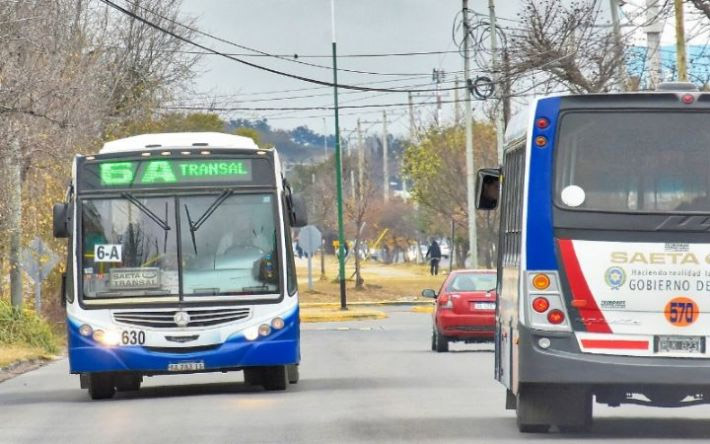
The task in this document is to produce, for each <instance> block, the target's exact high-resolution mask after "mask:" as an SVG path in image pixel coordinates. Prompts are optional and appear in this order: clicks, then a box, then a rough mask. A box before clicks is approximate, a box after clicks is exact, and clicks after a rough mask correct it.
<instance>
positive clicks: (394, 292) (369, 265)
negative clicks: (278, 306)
mask: <svg viewBox="0 0 710 444" xmlns="http://www.w3.org/2000/svg"><path fill="white" fill-rule="evenodd" d="M296 269H297V272H298V288H299V290H300V292H299V294H300V297H301V301H302V302H334V303H337V302H339V301H340V286H339V284H338V280H337V278H338V261H337V259H336V258H335V256H327V255H326V257H325V275H326V279H321V268H320V257H319V256H316V257H315V258H313V287H314V288H313V291H309V290H308V268H307V262H306V259H296ZM354 273H355V264H354V262H353V260H352V258H351V259H350V260H349V261H348V262H347V263H346V266H345V277H346V280H347V282H346V285H347V298H348V302H365V301H368V302H369V301H375V302H382V301H401V300H418V301H421V300H430V299H427V298H423V297H422V296H421V292H422V290H423V289H425V288H433V289H435V290H438V289H439V287H440V286H441V283H442V282H443V281H444V279H445V278H446V275H445V274H443V273H440V274H439V275H438V276H431V275H430V274H429V268H428V266H427V265H417V264H414V263H409V264H392V265H385V264H382V263H379V262H374V261H367V262H363V264H362V277H363V279H364V280H365V289H364V290H356V289H355V277H354V276H353V274H354Z"/></svg>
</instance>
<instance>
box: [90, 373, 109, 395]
mask: <svg viewBox="0 0 710 444" xmlns="http://www.w3.org/2000/svg"><path fill="white" fill-rule="evenodd" d="M113 384H114V382H113V377H112V376H111V375H110V374H107V373H89V396H91V399H109V398H113V395H114V394H115V393H116V387H115V386H114V385H113Z"/></svg>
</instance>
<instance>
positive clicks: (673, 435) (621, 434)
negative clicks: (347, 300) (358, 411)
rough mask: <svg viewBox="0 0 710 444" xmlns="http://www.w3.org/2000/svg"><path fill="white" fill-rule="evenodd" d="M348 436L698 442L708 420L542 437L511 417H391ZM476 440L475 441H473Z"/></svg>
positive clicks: (624, 424) (603, 425)
mask: <svg viewBox="0 0 710 444" xmlns="http://www.w3.org/2000/svg"><path fill="white" fill-rule="evenodd" d="M349 427H351V428H352V431H351V432H352V433H353V435H354V436H357V437H358V439H362V440H363V441H364V440H372V441H373V442H377V441H387V440H398V441H399V440H403V441H405V440H411V441H416V442H425V441H427V442H428V441H431V442H447V441H453V440H465V439H470V440H480V439H481V438H484V441H483V442H496V441H502V440H503V441H505V442H509V441H517V440H521V439H523V440H525V441H530V440H532V441H542V442H549V441H552V440H554V441H567V440H569V441H571V442H579V441H585V440H591V439H612V441H611V442H619V440H625V439H649V438H650V439H661V440H662V439H669V440H680V439H683V440H684V439H692V440H697V439H702V440H706V439H708V438H710V419H683V418H668V419H664V418H660V419H659V418H657V417H655V418H651V417H649V418H600V419H599V420H596V421H595V423H594V426H593V427H592V429H591V430H590V431H589V432H586V433H574V434H573V433H564V434H563V433H557V432H556V431H555V429H553V431H552V432H550V433H544V434H522V433H519V432H518V429H517V427H516V425H515V418H511V417H456V418H441V417H432V418H392V417H389V418H387V419H386V420H367V421H352V422H350V423H349ZM474 438H476V439H474Z"/></svg>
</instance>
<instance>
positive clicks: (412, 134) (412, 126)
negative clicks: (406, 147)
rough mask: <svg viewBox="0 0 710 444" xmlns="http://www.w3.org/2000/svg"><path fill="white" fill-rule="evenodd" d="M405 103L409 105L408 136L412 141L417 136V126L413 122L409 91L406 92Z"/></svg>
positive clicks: (411, 100)
mask: <svg viewBox="0 0 710 444" xmlns="http://www.w3.org/2000/svg"><path fill="white" fill-rule="evenodd" d="M407 104H408V105H409V138H410V139H411V142H412V143H414V142H415V140H416V138H417V126H416V123H415V122H414V100H413V99H412V92H411V91H410V92H408V93H407Z"/></svg>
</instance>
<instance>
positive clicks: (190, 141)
mask: <svg viewBox="0 0 710 444" xmlns="http://www.w3.org/2000/svg"><path fill="white" fill-rule="evenodd" d="M196 147H199V148H210V149H220V148H242V149H253V150H258V149H259V147H258V146H257V145H256V143H254V141H253V140H252V139H251V138H249V137H244V136H235V135H233V134H225V133H214V132H211V133H158V134H141V135H139V136H133V137H126V138H124V139H118V140H113V141H111V142H106V143H105V144H104V146H103V148H101V151H99V153H100V154H108V153H125V152H130V151H147V150H164V149H166V148H196Z"/></svg>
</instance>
